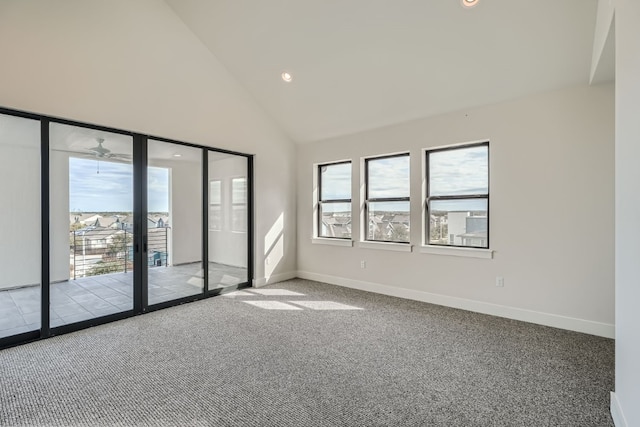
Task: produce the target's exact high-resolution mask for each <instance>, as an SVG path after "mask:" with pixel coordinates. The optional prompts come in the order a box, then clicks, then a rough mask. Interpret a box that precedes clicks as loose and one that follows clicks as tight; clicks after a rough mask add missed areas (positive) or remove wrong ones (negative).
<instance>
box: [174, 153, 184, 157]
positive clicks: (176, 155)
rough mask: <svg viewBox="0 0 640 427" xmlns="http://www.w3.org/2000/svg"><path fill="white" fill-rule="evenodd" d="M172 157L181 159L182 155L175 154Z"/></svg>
mask: <svg viewBox="0 0 640 427" xmlns="http://www.w3.org/2000/svg"><path fill="white" fill-rule="evenodd" d="M173 157H182V154H180V153H176V154H174V155H173Z"/></svg>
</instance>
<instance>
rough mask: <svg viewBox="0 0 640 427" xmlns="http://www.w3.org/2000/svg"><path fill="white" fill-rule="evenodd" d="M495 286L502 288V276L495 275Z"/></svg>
mask: <svg viewBox="0 0 640 427" xmlns="http://www.w3.org/2000/svg"><path fill="white" fill-rule="evenodd" d="M496 287H498V288H504V277H502V276H498V277H496Z"/></svg>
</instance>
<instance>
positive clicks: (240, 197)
mask: <svg viewBox="0 0 640 427" xmlns="http://www.w3.org/2000/svg"><path fill="white" fill-rule="evenodd" d="M231 203H233V204H236V203H247V178H233V179H232V180H231Z"/></svg>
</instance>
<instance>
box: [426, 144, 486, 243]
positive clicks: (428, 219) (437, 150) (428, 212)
mask: <svg viewBox="0 0 640 427" xmlns="http://www.w3.org/2000/svg"><path fill="white" fill-rule="evenodd" d="M483 146H484V147H487V192H486V193H475V194H463V195H439V196H431V195H430V191H431V182H430V179H429V177H430V166H431V164H430V159H429V156H430V155H431V154H432V153H441V152H443V151H455V150H462V149H465V148H474V147H483ZM424 160H425V175H424V179H425V183H426V184H425V187H426V188H425V194H424V199H423V200H424V212H425V215H424V220H423V224H424V230H425V232H424V235H423V238H424V242H425V245H426V246H430V247H437V248H456V249H460V248H462V249H472V250H489V249H490V248H491V246H490V237H491V233H490V224H491V221H490V198H489V195H490V193H491V180H490V179H491V162H490V149H489V141H488V140H487V141H481V142H470V143H464V144H458V145H449V146H446V147H439V148H433V149H425V156H424ZM468 199H476V200H486V201H487V238H486V246H464V245H447V244H441V243H431V242H430V240H431V239H430V236H431V203H430V202H432V201H439V200H468Z"/></svg>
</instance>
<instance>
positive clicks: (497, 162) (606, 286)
mask: <svg viewBox="0 0 640 427" xmlns="http://www.w3.org/2000/svg"><path fill="white" fill-rule="evenodd" d="M613 104H614V89H613V86H612V85H604V86H594V87H578V88H572V89H568V90H562V91H557V92H552V93H546V94H540V95H536V96H531V97H528V98H525V99H521V100H517V101H513V102H508V103H502V104H498V105H491V106H486V107H482V108H478V109H473V110H468V111H459V112H456V113H451V114H447V115H442V116H438V117H434V118H427V119H423V120H417V121H412V122H408V123H405V124H400V125H396V126H391V127H385V128H382V129H379V130H375V131H370V132H365V133H359V134H355V135H351V136H346V137H341V138H335V139H331V140H327V141H324V142H321V143H318V144H313V145H301V146H299V148H298V166H299V170H298V183H299V184H298V224H299V225H298V270H299V275H301V276H303V277H308V278H315V279H320V280H326V281H329V282H332V283H337V284H343V285H347V286H353V287H358V288H362V289H369V290H374V291H378V292H383V293H388V294H393V295H398V296H404V297H409V298H415V299H421V300H425V301H433V302H437V303H442V304H446V305H452V306H457V307H462V308H467V309H472V310H477V311H482V312H487V313H492V314H497V315H502V316H506V317H512V318H517V319H523V320H529V321H533V322H538V323H543V324H549V325H553V326H559V327H564V328H567V329H574V330H579V331H585V332H590V333H593V334H598V335H604V336H610V337H612V336H613V333H614V328H613V325H614V292H613V288H614V255H613V246H614V209H613V207H614V193H613V189H614V180H613V176H614V150H613V148H614V109H613ZM487 139H488V140H490V185H491V188H490V198H491V202H490V203H491V207H490V209H491V210H490V230H491V235H490V241H491V243H490V244H491V249H493V250H494V251H495V252H494V258H493V259H474V258H465V257H457V256H447V255H434V254H425V253H420V252H419V250H418V247H419V245H420V244H421V242H422V228H421V227H420V219H421V206H422V198H421V197H422V172H421V171H422V151H421V150H422V149H423V148H429V147H436V146H443V145H447V144H454V143H462V142H468V141H482V140H487ZM407 150H408V151H410V153H411V184H412V188H411V197H412V201H411V208H412V216H411V219H412V229H411V243H412V244H413V245H416V246H414V250H413V252H412V253H407V252H391V251H386V250H375V249H365V248H361V247H359V245H358V243H355V245H354V247H336V246H326V245H321V244H313V243H312V241H311V237H312V205H313V199H312V190H313V189H312V165H313V164H314V163H321V162H330V161H335V160H343V159H352V160H353V176H354V177H360V170H359V169H360V158H361V157H362V156H372V155H379V154H385V153H393V152H403V151H407ZM358 179H359V178H356V179H355V182H354V183H353V189H352V193H353V200H354V209H353V212H354V216H355V217H354V226H353V230H354V231H355V230H359V227H358V223H359V218H358V217H357V214H358V206H359V202H360V201H359V198H358V197H359V196H358V195H359V194H360V182H359V181H358ZM635 182H638V181H637V180H636V181H635ZM356 238H358V237H357V236H356ZM361 260H365V261H367V264H366V265H367V266H366V268H365V269H361V268H360V261H361ZM496 276H503V277H504V287H503V288H498V287H496V286H495V282H496Z"/></svg>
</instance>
